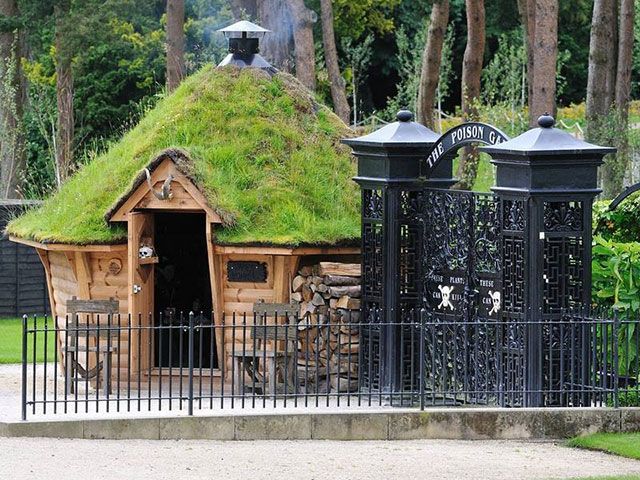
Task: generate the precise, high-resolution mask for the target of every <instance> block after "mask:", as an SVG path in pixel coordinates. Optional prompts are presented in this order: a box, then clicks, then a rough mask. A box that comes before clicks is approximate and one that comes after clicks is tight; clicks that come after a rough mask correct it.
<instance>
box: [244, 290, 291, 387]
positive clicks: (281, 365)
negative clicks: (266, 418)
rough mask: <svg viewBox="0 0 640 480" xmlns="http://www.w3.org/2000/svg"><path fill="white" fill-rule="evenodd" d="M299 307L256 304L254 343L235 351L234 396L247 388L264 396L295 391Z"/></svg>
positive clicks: (252, 329) (253, 327) (254, 307)
mask: <svg viewBox="0 0 640 480" xmlns="http://www.w3.org/2000/svg"><path fill="white" fill-rule="evenodd" d="M299 308H300V307H299V306H297V305H293V304H290V303H265V302H258V303H256V304H254V306H253V313H254V314H255V315H254V318H255V320H256V322H255V324H254V325H252V326H251V329H250V340H251V344H250V345H247V344H243V348H242V349H241V350H240V351H234V352H232V357H233V363H234V365H233V375H234V378H233V381H234V391H235V393H237V394H244V393H246V390H248V389H249V390H251V391H252V392H253V393H258V394H265V395H270V394H276V393H283V392H288V393H292V392H294V391H295V384H294V381H295V369H296V357H297V352H298V328H297V325H296V324H295V314H296V313H297V312H298V310H299ZM269 320H271V321H272V322H273V323H269ZM276 320H277V321H278V323H277V324H276ZM282 320H284V322H283V323H280V321H282ZM268 343H269V344H270V345H268ZM247 379H248V380H247Z"/></svg>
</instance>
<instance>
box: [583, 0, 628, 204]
mask: <svg viewBox="0 0 640 480" xmlns="http://www.w3.org/2000/svg"><path fill="white" fill-rule="evenodd" d="M616 2H617V0H595V2H594V4H593V17H592V20H591V39H590V42H589V72H588V80H587V129H586V136H587V139H588V140H589V141H591V142H593V143H599V144H605V145H608V144H611V143H613V140H614V138H613V136H614V135H613V131H612V129H611V128H610V127H611V125H612V124H613V123H614V120H615V119H614V118H613V115H612V107H613V104H612V102H613V98H612V95H611V62H612V60H611V58H610V57H613V56H615V57H617V55H616V51H617V44H616V41H615V38H616V35H615V31H616V30H617V28H616V26H615V24H616V20H617V19H616V16H615V12H616ZM619 170H620V165H619V162H618V158H617V157H616V156H615V155H608V156H607V157H606V158H605V164H604V166H603V168H601V169H600V172H599V174H600V175H599V176H600V180H601V184H602V189H603V195H604V196H605V197H606V198H611V197H613V196H614V195H615V193H614V192H615V191H616V186H615V185H616V183H617V182H616V180H615V179H616V177H617V176H618V171H619ZM623 174H624V173H623Z"/></svg>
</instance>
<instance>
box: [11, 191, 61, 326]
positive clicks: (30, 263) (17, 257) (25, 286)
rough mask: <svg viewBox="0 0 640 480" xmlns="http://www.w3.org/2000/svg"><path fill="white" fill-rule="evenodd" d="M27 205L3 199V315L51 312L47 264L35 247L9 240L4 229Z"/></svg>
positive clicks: (12, 315)
mask: <svg viewBox="0 0 640 480" xmlns="http://www.w3.org/2000/svg"><path fill="white" fill-rule="evenodd" d="M24 208H25V206H24V205H23V204H22V203H20V202H11V203H8V202H6V203H5V202H2V203H0V318H4V317H19V316H21V315H24V314H27V315H29V316H31V315H38V316H43V315H44V314H47V315H48V314H50V313H51V312H50V308H49V296H48V291H47V283H46V278H45V272H44V268H43V266H42V263H41V262H40V258H39V257H38V254H37V252H36V250H35V249H34V248H33V247H29V246H26V245H20V244H17V243H14V242H12V241H10V240H9V238H8V237H7V236H6V235H4V230H5V227H6V225H7V223H8V222H9V220H11V219H12V218H13V217H15V216H16V215H18V214H20V213H21V212H22V211H23V210H24Z"/></svg>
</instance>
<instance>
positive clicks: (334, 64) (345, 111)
mask: <svg viewBox="0 0 640 480" xmlns="http://www.w3.org/2000/svg"><path fill="white" fill-rule="evenodd" d="M320 14H321V18H322V41H323V44H324V60H325V62H326V63H327V71H328V72H329V83H330V84H331V98H332V99H333V108H334V109H335V111H336V114H337V115H338V116H339V117H340V118H341V119H342V121H343V122H344V123H347V124H348V123H349V117H350V116H351V111H350V109H349V102H348V101H347V91H346V88H345V82H344V78H342V75H341V74H340V65H339V64H338V51H337V49H336V37H335V32H334V31H333V5H332V2H331V0H320Z"/></svg>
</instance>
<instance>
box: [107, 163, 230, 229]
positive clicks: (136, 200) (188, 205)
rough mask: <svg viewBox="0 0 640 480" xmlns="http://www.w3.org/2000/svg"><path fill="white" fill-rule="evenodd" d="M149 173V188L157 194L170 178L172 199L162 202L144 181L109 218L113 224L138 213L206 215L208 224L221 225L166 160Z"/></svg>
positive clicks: (173, 164)
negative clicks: (141, 211)
mask: <svg viewBox="0 0 640 480" xmlns="http://www.w3.org/2000/svg"><path fill="white" fill-rule="evenodd" d="M150 173H151V185H152V187H153V189H154V190H155V191H156V192H160V191H161V190H162V186H163V184H164V183H165V180H166V179H167V178H168V177H169V175H171V177H172V181H171V185H170V186H171V190H170V191H171V198H170V199H166V200H161V199H159V198H157V197H156V195H154V192H152V191H151V189H150V188H149V182H147V181H143V182H141V183H140V184H139V185H138V186H137V187H134V188H133V189H132V190H131V191H130V192H129V193H128V194H127V195H126V198H125V199H124V201H123V202H121V204H120V206H119V207H118V209H117V210H116V211H115V212H114V213H113V214H112V215H111V216H110V218H109V220H110V221H112V222H126V221H128V216H129V213H130V212H133V211H140V210H161V211H184V212H201V211H202V212H205V214H206V215H207V222H208V223H222V220H221V219H220V216H219V215H218V214H217V213H215V212H214V211H213V209H212V208H211V207H210V206H209V204H208V202H207V199H206V198H205V196H204V195H203V194H202V192H201V191H200V190H199V189H198V188H197V187H196V186H195V185H194V184H193V182H192V181H191V180H190V179H189V178H188V177H187V176H186V175H185V174H184V173H183V172H182V171H181V170H180V169H179V168H178V167H177V165H176V164H175V163H174V162H173V161H172V160H171V158H169V157H167V158H165V159H164V160H162V162H160V164H159V165H157V166H156V167H155V168H154V169H153V171H151V172H150Z"/></svg>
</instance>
